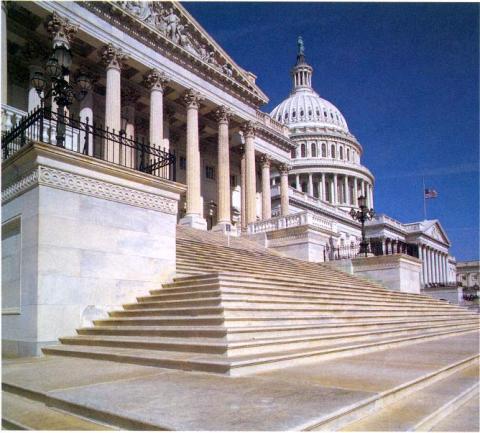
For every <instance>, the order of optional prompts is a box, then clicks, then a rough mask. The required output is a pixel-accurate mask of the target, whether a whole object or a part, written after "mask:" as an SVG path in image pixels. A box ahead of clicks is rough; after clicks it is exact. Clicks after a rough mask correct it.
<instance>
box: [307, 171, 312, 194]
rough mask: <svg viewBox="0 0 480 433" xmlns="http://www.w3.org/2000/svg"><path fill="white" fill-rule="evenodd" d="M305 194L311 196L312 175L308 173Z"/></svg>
mask: <svg viewBox="0 0 480 433" xmlns="http://www.w3.org/2000/svg"><path fill="white" fill-rule="evenodd" d="M307 193H308V195H311V196H313V177H312V173H308V186H307Z"/></svg>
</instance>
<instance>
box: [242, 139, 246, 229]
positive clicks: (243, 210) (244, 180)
mask: <svg viewBox="0 0 480 433" xmlns="http://www.w3.org/2000/svg"><path fill="white" fill-rule="evenodd" d="M241 153H242V157H241V159H240V189H241V191H240V192H241V195H240V199H241V213H240V220H241V225H242V230H243V231H244V230H246V229H247V214H246V212H245V208H246V207H247V205H246V201H245V198H246V195H245V190H246V188H247V186H246V177H247V176H246V172H245V170H246V162H245V148H244V147H242V148H241Z"/></svg>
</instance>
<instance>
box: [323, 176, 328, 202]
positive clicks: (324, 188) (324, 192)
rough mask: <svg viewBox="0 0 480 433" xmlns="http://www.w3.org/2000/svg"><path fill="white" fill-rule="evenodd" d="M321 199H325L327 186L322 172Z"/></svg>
mask: <svg viewBox="0 0 480 433" xmlns="http://www.w3.org/2000/svg"><path fill="white" fill-rule="evenodd" d="M322 200H324V201H327V186H326V185H325V173H322Z"/></svg>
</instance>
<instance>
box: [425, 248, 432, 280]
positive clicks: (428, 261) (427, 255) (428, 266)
mask: <svg viewBox="0 0 480 433" xmlns="http://www.w3.org/2000/svg"><path fill="white" fill-rule="evenodd" d="M425 259H426V260H425V264H426V267H427V269H426V274H427V284H430V283H431V282H432V275H431V274H432V266H431V263H430V259H431V256H430V248H429V247H428V246H426V247H425Z"/></svg>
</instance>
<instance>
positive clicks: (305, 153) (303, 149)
mask: <svg viewBox="0 0 480 433" xmlns="http://www.w3.org/2000/svg"><path fill="white" fill-rule="evenodd" d="M300 149H301V156H302V158H305V156H307V150H306V148H305V143H302V146H301V148H300Z"/></svg>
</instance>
